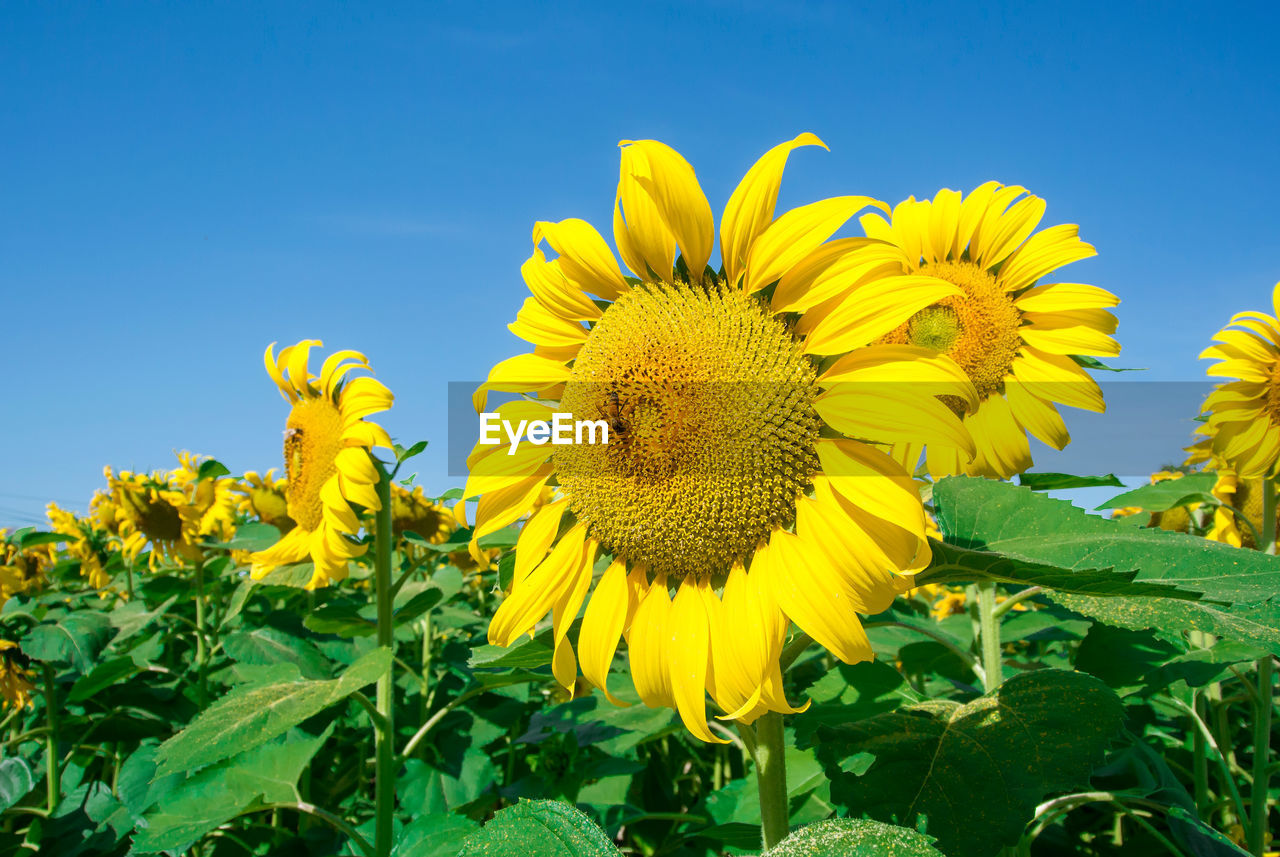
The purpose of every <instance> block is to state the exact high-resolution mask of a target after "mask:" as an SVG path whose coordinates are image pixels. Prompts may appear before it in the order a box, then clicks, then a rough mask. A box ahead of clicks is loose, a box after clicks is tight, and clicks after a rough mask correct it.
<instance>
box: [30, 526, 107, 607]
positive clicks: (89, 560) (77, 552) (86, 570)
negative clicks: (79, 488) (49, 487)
mask: <svg viewBox="0 0 1280 857" xmlns="http://www.w3.org/2000/svg"><path fill="white" fill-rule="evenodd" d="M46 513H47V515H48V517H49V523H50V525H51V526H52V527H53V531H54V532H55V533H61V534H62V535H64V536H67V541H66V547H67V553H69V554H70V555H71V556H73V557H75V558H76V559H77V560H79V562H80V575H81V576H82V577H86V578H88V580H89V585H91V586H92V587H93V588H94V589H97V590H98V591H99V593H100V594H101V595H102V597H103V598H106V597H109V595H110V594H111V593H109V592H107V591H106V587H107V585H108V584H109V583H110V582H111V575H109V574H107V572H106V570H105V569H104V568H103V566H102V555H101V549H102V547H103V546H104V544H105V543H106V540H107V536H106V534H105V533H103V532H101V531H100V530H98V529H97V528H96V527H95V526H94V525H93V522H92V520H89V519H82V518H80V517H79V516H77V515H76V514H75V513H74V512H70V511H68V510H66V509H63V508H61V507H60V506H58V504H57V503H50V504H49V505H48V507H47V509H46Z"/></svg>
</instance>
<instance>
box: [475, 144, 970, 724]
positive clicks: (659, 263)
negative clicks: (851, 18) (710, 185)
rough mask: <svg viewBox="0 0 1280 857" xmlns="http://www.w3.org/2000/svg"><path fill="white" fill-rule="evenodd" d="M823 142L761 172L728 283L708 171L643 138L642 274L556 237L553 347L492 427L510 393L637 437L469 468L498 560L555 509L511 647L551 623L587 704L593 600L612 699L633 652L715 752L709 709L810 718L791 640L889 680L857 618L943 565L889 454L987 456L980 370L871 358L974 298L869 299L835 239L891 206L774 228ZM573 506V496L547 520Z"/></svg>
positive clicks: (505, 375) (519, 556)
mask: <svg viewBox="0 0 1280 857" xmlns="http://www.w3.org/2000/svg"><path fill="white" fill-rule="evenodd" d="M807 145H824V144H823V143H822V142H821V141H820V140H819V139H818V138H817V137H815V136H814V135H812V134H802V135H800V136H799V137H797V138H795V139H794V140H792V141H790V142H787V143H783V144H782V145H779V146H777V147H775V148H773V149H772V150H771V151H769V152H768V153H767V154H765V155H764V157H762V158H761V159H760V160H759V161H757V162H756V164H755V165H754V166H753V167H752V168H751V169H750V171H748V172H747V174H746V176H745V178H743V180H742V182H741V183H740V184H739V185H738V187H737V189H736V190H735V191H734V193H733V194H732V196H731V197H730V198H729V202H728V204H727V206H726V208H725V211H724V216H723V217H722V218H721V223H720V233H719V237H720V257H721V260H722V262H723V264H722V267H721V269H720V270H719V271H715V270H712V269H711V268H710V267H709V266H708V264H707V263H708V261H709V259H710V258H711V254H712V251H713V245H714V244H715V238H716V232H715V225H714V223H713V218H712V213H711V207H710V205H709V204H708V202H707V199H706V197H705V196H704V194H703V192H702V189H701V187H700V186H699V184H698V181H697V178H696V176H695V174H694V171H693V168H692V167H691V166H690V165H689V164H688V162H687V161H685V159H684V158H682V157H681V156H680V155H679V154H678V153H677V152H675V151H674V150H673V149H671V148H669V147H667V146H666V145H664V144H662V143H659V142H657V141H653V140H641V141H635V142H632V141H623V142H622V143H621V148H622V152H621V169H620V177H619V182H618V189H617V195H616V197H615V202H614V211H613V236H614V240H615V243H616V244H617V247H618V252H619V255H620V256H621V258H622V260H623V262H624V263H625V264H626V266H627V267H628V268H629V269H630V270H631V272H633V273H634V275H635V276H634V277H628V276H625V275H624V274H623V273H622V270H621V268H620V267H619V265H618V263H617V261H615V258H614V255H613V253H612V252H611V251H610V249H609V247H608V245H607V244H606V243H605V240H604V238H603V237H602V236H601V235H600V234H599V233H598V232H597V231H596V230H595V229H594V228H593V227H592V226H590V225H589V224H588V223H586V222H585V221H582V220H576V219H570V220H563V221H560V222H558V223H550V222H540V223H538V224H537V225H536V226H535V227H534V230H533V241H534V250H533V255H532V256H531V258H530V259H529V260H528V261H527V262H526V263H525V264H524V266H523V268H522V273H523V275H524V279H525V282H526V283H527V285H528V286H529V289H530V291H531V292H532V293H533V295H532V297H530V298H528V299H527V300H526V301H525V303H524V306H523V308H522V309H521V310H520V312H519V314H518V315H517V317H516V321H515V323H514V324H512V325H511V330H512V331H513V332H514V333H516V334H517V335H518V336H520V337H521V338H523V339H525V340H527V341H529V342H531V343H532V344H533V345H534V350H533V352H532V353H530V354H523V355H520V356H517V357H514V358H511V359H509V360H506V361H503V362H502V363H499V364H498V365H497V366H495V367H494V368H493V370H492V371H491V372H490V374H489V379H488V381H487V382H486V383H485V384H484V385H482V387H481V388H480V389H478V390H477V391H476V395H475V405H476V410H477V411H482V410H483V409H484V407H485V403H486V400H487V394H488V392H489V391H501V392H508V393H526V394H536V396H537V398H531V397H527V396H526V397H524V398H519V399H516V400H515V401H512V402H507V403H505V404H502V405H501V406H499V407H498V408H497V412H498V413H499V415H500V417H501V418H502V419H505V420H509V421H510V422H511V424H512V425H515V424H517V423H518V422H519V421H520V420H522V419H523V420H552V419H553V416H554V414H556V413H564V414H569V415H576V417H577V418H579V419H586V420H604V421H606V422H607V423H612V425H613V429H614V431H613V433H612V434H611V435H610V436H609V439H608V443H595V444H591V443H580V444H571V445H554V446H551V445H545V444H542V443H535V442H533V441H529V440H524V441H521V442H519V443H518V444H517V445H516V446H515V448H514V449H513V448H511V447H510V445H509V444H508V443H499V444H497V445H477V447H476V448H475V450H474V451H473V452H472V454H471V456H470V457H469V459H468V465H469V467H470V469H471V475H470V477H469V479H468V482H467V486H466V488H465V490H464V499H463V501H462V503H460V504H459V506H460V508H459V510H458V511H459V515H460V517H461V516H462V515H463V513H464V512H465V507H463V505H462V504H464V503H465V502H466V500H467V499H468V498H472V497H479V503H478V505H477V508H476V526H475V529H474V531H473V541H472V546H473V548H474V547H475V546H476V542H475V541H474V540H475V539H479V538H480V537H482V536H484V535H486V534H488V533H491V532H494V531H496V530H498V529H500V528H502V527H504V526H507V525H509V524H511V523H513V522H515V521H517V520H519V519H520V518H521V517H522V516H524V515H526V514H528V513H530V511H531V509H532V508H533V506H534V505H535V503H536V502H538V501H539V500H543V501H544V504H543V505H542V506H541V508H539V509H538V510H537V511H536V512H535V513H533V514H531V515H530V517H529V518H528V521H527V523H525V525H524V526H523V528H522V530H521V533H520V536H519V539H518V542H517V546H516V554H515V568H514V574H513V584H512V588H511V592H510V593H509V594H508V595H507V597H506V598H505V600H504V601H503V602H502V604H501V606H500V607H499V608H498V610H497V612H496V614H495V616H494V618H493V620H492V622H491V623H490V626H489V639H490V641H491V642H493V643H495V644H497V645H501V646H507V645H510V644H511V643H512V642H514V641H515V640H516V639H517V638H518V637H519V636H520V635H522V634H524V633H526V632H531V631H532V630H533V628H534V626H535V625H536V624H538V623H539V622H540V621H541V620H542V619H543V617H545V616H546V614H547V613H548V612H550V613H551V614H552V616H553V638H554V655H553V664H552V666H553V671H554V674H555V676H556V679H557V680H558V681H559V683H560V684H561V685H562V686H563V687H564V688H566V689H568V688H571V687H573V685H574V684H575V682H576V678H577V669H578V667H577V657H576V656H575V653H574V649H573V646H572V644H571V643H570V642H569V640H568V631H569V628H570V625H571V623H572V622H573V621H574V619H575V618H576V616H577V615H578V612H579V610H580V609H581V607H582V605H583V603H584V601H586V602H587V605H586V610H585V614H584V615H583V619H582V625H581V633H580V635H579V637H578V652H579V653H580V654H581V658H582V672H583V674H584V675H585V677H586V678H587V680H588V681H590V682H591V683H592V684H593V685H595V686H597V687H600V688H601V689H602V690H604V692H605V694H606V695H607V696H608V697H609V698H610V699H614V697H613V696H612V695H611V694H610V693H609V690H608V687H607V678H608V673H609V667H610V664H611V663H612V661H613V658H614V654H615V651H616V649H617V647H618V643H619V638H620V637H625V638H626V640H627V647H628V651H629V655H630V663H631V675H632V678H633V680H634V683H635V686H636V689H637V690H638V691H639V694H640V697H641V699H642V700H643V701H644V702H645V703H646V704H647V705H650V706H667V707H671V708H675V709H676V710H677V711H678V712H679V714H680V716H681V718H682V719H683V721H684V723H685V725H686V726H687V727H688V728H689V730H690V731H691V732H692V733H693V734H694V735H695V736H697V737H698V738H700V739H702V740H704V741H718V740H720V739H718V738H717V737H716V736H715V735H714V734H713V733H712V732H711V731H710V729H709V728H708V722H707V711H706V697H705V694H706V693H710V695H711V697H712V699H713V701H714V702H715V704H716V705H717V706H718V707H719V708H720V709H721V710H722V711H724V712H726V715H725V716H726V717H727V718H738V719H741V720H743V721H746V722H751V721H752V720H754V719H755V718H756V717H758V716H760V715H761V714H763V713H765V712H767V711H775V712H791V711H796V710H798V709H796V708H793V707H792V706H791V705H790V704H789V703H788V701H787V700H786V698H785V696H784V694H783V688H782V677H781V671H780V668H779V655H780V652H781V649H782V646H783V643H784V641H785V638H786V635H787V629H788V627H789V621H790V620H794V621H795V623H796V624H797V625H798V626H799V627H800V628H801V629H803V630H804V631H806V632H808V633H809V634H810V635H812V637H813V638H815V639H816V640H818V641H819V642H820V643H822V644H823V645H824V646H826V647H827V648H828V649H829V650H830V651H831V652H832V653H833V654H835V655H836V656H837V657H839V658H840V659H841V660H843V661H845V662H847V663H852V662H855V661H863V660H869V659H870V658H871V657H872V650H871V646H870V643H869V642H868V640H867V635H866V632H865V631H864V630H863V628H862V625H861V623H860V622H859V621H858V617H857V614H858V613H876V612H879V611H880V610H883V609H884V608H885V607H886V606H888V604H889V603H890V602H891V601H892V600H893V598H894V597H895V596H896V595H897V594H898V593H900V592H903V591H905V590H906V589H908V588H910V579H911V573H912V572H914V571H916V570H918V569H920V568H923V567H924V566H925V565H926V564H927V562H928V560H929V555H930V552H929V547H928V543H927V540H926V538H925V517H924V512H923V508H922V505H921V501H920V497H919V494H918V493H917V491H916V487H915V484H914V483H913V482H912V480H911V476H910V474H909V473H907V471H906V470H905V469H904V468H903V467H902V466H901V465H899V464H898V463H896V462H895V461H894V460H893V459H892V458H891V457H890V456H889V455H888V454H886V453H885V452H883V451H882V450H880V449H877V448H876V447H875V446H873V445H872V444H873V443H882V444H890V443H894V442H898V441H902V440H907V441H916V442H923V441H934V442H945V443H946V444H947V445H949V446H954V447H959V448H966V447H967V448H968V449H969V450H970V451H972V446H971V443H970V441H969V439H968V436H967V434H966V432H965V430H964V427H963V425H962V424H961V422H960V420H959V418H957V417H956V415H955V414H954V413H953V412H952V411H951V410H949V409H948V408H947V407H945V406H944V405H942V404H941V403H940V402H939V401H938V400H937V399H936V398H935V396H937V395H940V394H945V395H952V396H955V397H956V398H957V399H959V400H960V401H962V402H972V403H973V404H974V405H976V397H975V394H974V390H973V387H972V385H971V384H970V383H969V381H968V379H967V378H966V377H965V376H964V373H963V372H961V371H960V369H959V367H957V366H956V365H955V364H954V363H952V361H950V360H949V359H947V358H945V357H938V356H936V355H934V354H933V353H932V352H929V351H926V350H925V349H922V348H918V347H915V346H911V345H878V346H870V343H871V341H872V340H873V339H875V338H876V337H877V336H880V335H882V334H883V333H886V332H887V331H888V330H890V329H892V328H893V327H894V326H896V325H897V324H898V323H900V321H891V322H890V323H889V325H888V327H884V328H883V329H882V321H883V319H884V317H886V316H888V317H890V318H898V319H900V320H901V319H906V318H909V317H910V316H911V315H913V314H914V313H916V312H918V311H919V310H921V309H923V308H924V307H926V306H928V305H930V304H933V303H936V302H937V301H938V300H940V299H942V298H944V297H946V296H948V295H952V294H959V290H958V289H957V288H956V287H955V286H953V285H952V284H950V283H946V282H943V281H940V280H934V279H930V280H927V281H921V282H914V281H912V282H892V283H890V284H888V285H886V286H885V287H883V288H882V289H881V290H880V291H879V292H877V291H876V290H874V289H873V290H870V291H869V292H867V293H865V295H864V297H865V298H866V299H864V300H857V301H855V300H851V299H849V298H848V294H849V288H850V284H851V278H849V277H848V276H846V275H845V273H844V272H843V270H842V269H840V268H839V266H840V265H841V264H842V263H843V262H845V261H846V260H845V255H846V254H847V253H849V252H852V251H853V250H855V249H857V248H860V247H863V246H865V245H867V244H869V243H870V242H868V241H867V240H866V239H851V240H846V241H844V242H831V243H830V244H828V243H827V242H828V239H829V238H830V237H831V236H832V235H833V234H834V233H835V232H836V231H837V230H838V229H839V228H840V227H841V226H842V225H843V224H844V223H846V222H847V221H848V220H849V219H850V218H851V217H853V216H854V215H855V214H856V213H857V212H858V211H859V210H861V209H863V208H865V207H866V206H868V205H881V206H882V204H881V203H876V202H875V201H874V200H871V199H869V198H867V197H839V198H835V199H826V200H822V201H820V202H816V203H812V204H810V205H805V206H802V207H800V208H797V209H794V210H792V211H788V212H786V213H784V214H782V215H780V216H778V217H774V207H775V204H776V200H777V194H778V188H779V184H780V182H781V178H782V172H783V169H784V167H785V164H786V161H787V158H788V155H789V154H790V152H791V151H792V150H793V149H795V148H797V147H799V146H807ZM824 148H825V146H824ZM544 241H545V242H546V243H547V244H548V245H550V247H551V249H552V250H554V251H555V252H556V253H557V254H558V256H557V258H555V259H552V260H548V259H547V258H546V255H545V254H544V251H543V250H542V247H541V245H542V243H543V242H544ZM832 245H835V246H834V247H833V246H832ZM677 250H678V251H679V254H678V255H677ZM833 267H834V268H835V269H836V271H835V273H832V269H833ZM592 295H595V296H596V298H598V299H593V298H592V297H591V296H592ZM869 346H870V347H869ZM886 381H889V382H902V381H906V382H912V383H879V382H886ZM508 453H510V454H508ZM548 486H555V487H556V488H557V491H558V493H557V499H554V500H551V501H550V502H545V500H546V496H545V494H546V488H547V487H548ZM597 559H599V560H600V561H601V565H602V566H604V570H603V573H602V574H601V575H600V577H599V580H598V581H596V582H595V589H594V592H592V593H591V596H590V599H589V600H588V599H587V593H588V590H589V589H591V586H592V582H593V578H594V569H595V568H596V565H597Z"/></svg>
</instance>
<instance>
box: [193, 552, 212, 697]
mask: <svg viewBox="0 0 1280 857" xmlns="http://www.w3.org/2000/svg"><path fill="white" fill-rule="evenodd" d="M204 624H205V617H204V560H203V559H200V560H197V561H196V700H197V702H198V703H199V705H200V708H201V709H202V710H203V709H204V707H205V704H206V703H207V702H208V700H209V684H208V680H207V679H208V676H207V674H208V660H209V652H208V648H207V647H206V646H205V641H204Z"/></svg>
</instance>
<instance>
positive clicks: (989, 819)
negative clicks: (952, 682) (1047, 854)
mask: <svg viewBox="0 0 1280 857" xmlns="http://www.w3.org/2000/svg"><path fill="white" fill-rule="evenodd" d="M1121 719H1122V706H1121V704H1120V702H1119V700H1118V699H1117V698H1116V696H1115V694H1114V693H1112V692H1111V691H1110V690H1108V689H1107V688H1106V686H1105V685H1103V684H1102V683H1101V682H1099V681H1098V680H1097V679H1094V678H1091V677H1089V676H1086V675H1083V674H1080V673H1069V672H1063V671H1060V670H1043V671H1039V672H1032V673H1028V674H1026V675H1021V676H1016V677H1014V678H1012V679H1010V680H1009V681H1007V682H1005V684H1004V685H1003V686H1002V687H1000V688H999V689H997V690H995V691H993V692H992V693H989V694H987V695H985V696H983V697H981V698H979V699H976V700H974V701H972V702H969V703H965V704H960V703H957V702H952V701H949V700H928V701H925V702H920V703H916V704H914V705H911V706H908V707H906V708H902V709H900V710H897V711H892V712H887V713H884V714H877V715H875V716H872V717H869V718H867V719H865V720H861V721H858V722H855V723H849V724H845V725H842V726H826V727H822V728H821V729H819V732H818V738H819V740H818V742H817V747H818V756H819V758H820V759H821V760H822V761H823V763H824V764H825V765H826V769H827V775H828V776H829V777H830V778H831V797H832V800H833V801H834V802H835V803H836V805H837V806H842V807H844V808H846V809H847V810H848V811H850V812H854V813H859V812H865V813H869V814H870V815H871V816H872V817H875V818H878V819H880V820H883V821H889V822H896V823H899V824H906V825H916V824H918V823H920V824H923V825H925V826H926V829H927V830H928V832H929V834H930V835H931V836H934V837H936V838H937V840H938V843H939V847H940V848H941V849H942V851H943V852H945V853H946V854H948V855H951V857H979V856H980V855H990V854H993V853H994V852H995V850H997V849H998V846H1000V845H1013V844H1015V843H1016V842H1017V841H1018V837H1019V836H1020V835H1021V832H1022V830H1023V827H1024V826H1025V825H1026V824H1027V822H1029V821H1030V820H1031V819H1032V817H1033V816H1034V813H1035V808H1036V804H1037V803H1039V802H1040V801H1041V800H1042V799H1043V798H1044V797H1045V796H1046V795H1048V794H1051V793H1053V792H1055V791H1059V790H1063V789H1070V788H1075V787H1081V786H1087V785H1088V782H1089V775H1090V773H1091V771H1092V770H1093V768H1094V767H1095V766H1096V765H1097V764H1098V763H1099V762H1101V760H1102V757H1103V752H1104V751H1105V750H1106V748H1107V746H1108V745H1109V744H1110V742H1111V741H1112V740H1113V739H1114V738H1115V737H1116V735H1117V732H1118V731H1119V728H1120V723H1121ZM858 752H866V753H870V754H871V755H873V756H874V757H875V762H874V763H873V764H872V765H871V766H870V768H868V769H867V770H866V771H865V773H862V774H857V773H855V772H847V771H844V770H843V769H842V763H843V761H844V760H845V759H846V758H848V757H850V756H851V755H853V754H855V753H858Z"/></svg>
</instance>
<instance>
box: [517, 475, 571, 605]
mask: <svg viewBox="0 0 1280 857" xmlns="http://www.w3.org/2000/svg"><path fill="white" fill-rule="evenodd" d="M568 508H569V498H568V497H565V498H562V499H560V500H556V501H555V502H553V503H548V504H547V505H545V506H543V507H542V508H541V509H539V510H538V511H536V512H534V513H533V515H532V516H531V517H530V518H529V520H528V522H526V523H525V525H524V526H523V527H521V528H520V537H519V538H518V539H517V540H516V567H515V571H514V573H513V575H512V580H511V585H512V587H513V588H514V587H516V586H519V585H520V581H522V580H524V579H525V578H526V577H528V576H529V572H531V571H533V570H534V569H535V568H537V566H538V563H540V562H542V560H543V559H544V558H545V557H546V555H547V551H549V550H551V543H552V542H554V541H555V539H556V534H557V533H559V532H560V522H561V521H562V520H563V519H564V513H565V510H566V509H568Z"/></svg>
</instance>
